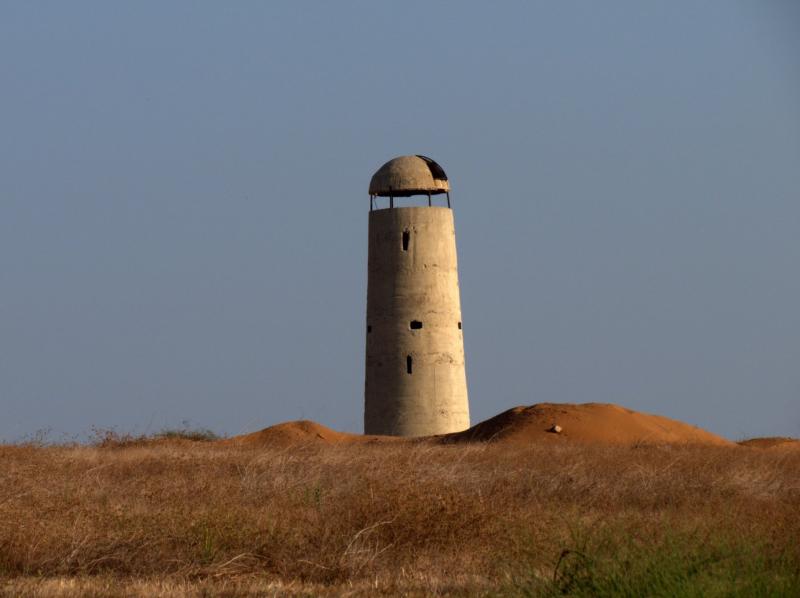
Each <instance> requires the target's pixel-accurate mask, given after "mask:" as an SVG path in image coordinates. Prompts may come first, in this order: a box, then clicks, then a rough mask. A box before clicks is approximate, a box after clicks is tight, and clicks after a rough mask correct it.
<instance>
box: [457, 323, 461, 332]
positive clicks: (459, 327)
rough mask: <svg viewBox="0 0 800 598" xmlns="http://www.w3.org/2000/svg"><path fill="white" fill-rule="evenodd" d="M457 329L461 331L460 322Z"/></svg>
mask: <svg viewBox="0 0 800 598" xmlns="http://www.w3.org/2000/svg"><path fill="white" fill-rule="evenodd" d="M458 329H459V330H461V322H459V323H458Z"/></svg>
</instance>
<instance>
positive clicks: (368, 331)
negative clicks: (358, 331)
mask: <svg viewBox="0 0 800 598" xmlns="http://www.w3.org/2000/svg"><path fill="white" fill-rule="evenodd" d="M370 332H372V326H370V325H369V324H367V334H369V333H370Z"/></svg>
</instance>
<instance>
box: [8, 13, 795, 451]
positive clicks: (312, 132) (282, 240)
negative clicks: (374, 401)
mask: <svg viewBox="0 0 800 598" xmlns="http://www.w3.org/2000/svg"><path fill="white" fill-rule="evenodd" d="M409 153H422V154H426V155H429V156H432V157H433V158H435V159H436V160H437V161H439V162H440V163H441V164H442V165H443V166H444V168H445V169H446V171H447V173H448V175H449V176H450V179H451V182H452V185H453V189H454V191H453V202H454V208H455V214H456V226H457V236H458V250H459V259H460V273H461V289H462V304H463V317H464V335H465V342H466V357H467V376H468V381H469V391H470V402H471V409H472V416H473V422H477V421H479V420H481V419H484V418H486V417H489V416H491V415H494V414H495V413H498V412H500V411H502V410H504V409H506V408H508V407H512V406H514V405H520V404H531V403H536V402H545V401H556V402H590V401H595V402H614V403H619V404H621V405H624V406H627V407H630V408H633V409H637V410H642V411H646V412H652V413H658V414H662V415H666V416H669V417H673V418H677V419H681V420H684V421H688V422H690V423H693V424H696V425H700V426H702V427H705V428H707V429H709V430H711V431H713V432H717V433H720V434H723V435H726V436H728V437H731V438H740V437H748V436H756V435H794V436H800V276H799V274H800V3H797V2H793V1H791V0H787V1H785V2H778V1H774V2H770V1H767V0H764V1H755V0H754V1H751V2H741V1H730V0H719V1H716V2H676V1H670V2H648V3H643V2H638V1H630V2H604V3H598V2H589V1H587V2H572V1H569V2H567V1H559V2H548V3H539V2H516V3H512V2H505V3H477V2H476V3H469V2H450V3H438V2H424V3H423V2H402V3H399V2H397V3H388V2H387V3H375V2H358V3H350V2H336V3H333V2H318V3H311V2H284V3H277V2H275V3H267V2H194V1H193V2H188V1H187V2H163V1H158V2H155V1H151V2H145V1H141V2H125V3H123V2H107V1H97V2H79V1H76V2H55V1H53V2H29V1H19V2H13V1H5V2H2V3H1V4H0V408H1V409H2V417H0V439H4V440H7V441H12V440H19V439H21V438H24V437H26V436H31V435H32V434H34V433H35V432H36V431H37V430H41V429H51V430H52V433H51V437H52V438H54V439H58V438H62V437H70V436H72V435H78V436H80V435H82V434H85V433H87V432H88V431H89V430H90V429H91V428H92V427H93V426H95V427H101V428H103V427H112V426H113V427H116V428H117V429H119V430H121V431H128V432H136V433H145V432H156V431H158V430H160V429H162V428H164V427H173V426H179V425H181V423H182V422H183V421H184V420H188V421H189V422H190V423H191V425H194V426H202V427H208V428H211V429H213V430H215V431H216V432H218V433H222V434H236V433H241V432H246V431H252V430H255V429H259V428H262V427H265V426H267V425H270V424H273V423H277V422H280V421H284V420H289V419H298V418H309V419H314V420H316V421H319V422H322V423H324V424H327V425H329V426H332V427H335V428H338V429H342V430H350V431H360V430H361V421H362V410H363V372H364V366H363V361H364V336H365V323H364V314H365V301H366V291H365V284H366V249H367V237H366V233H367V211H368V205H369V201H368V195H367V184H368V182H369V178H370V176H371V175H372V173H373V171H374V170H375V169H377V168H378V167H379V166H380V165H381V164H382V163H383V162H384V161H386V160H388V159H389V158H391V157H393V156H396V155H400V154H409Z"/></svg>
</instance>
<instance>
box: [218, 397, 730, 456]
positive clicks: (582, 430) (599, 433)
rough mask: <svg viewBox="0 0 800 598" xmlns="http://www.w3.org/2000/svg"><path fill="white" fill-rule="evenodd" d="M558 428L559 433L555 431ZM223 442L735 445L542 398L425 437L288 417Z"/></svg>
mask: <svg viewBox="0 0 800 598" xmlns="http://www.w3.org/2000/svg"><path fill="white" fill-rule="evenodd" d="M556 429H558V432H555V431H554V430H556ZM224 442H226V443H232V444H238V445H245V446H292V445H297V444H317V443H324V444H361V443H368V444H375V443H385V442H429V443H435V444H450V443H464V442H467V443H470V442H475V443H484V442H491V443H504V444H514V445H525V444H534V443H547V444H552V443H580V444H606V445H609V444H610V445H635V444H700V445H715V446H735V444H734V443H732V442H730V441H728V440H726V439H724V438H722V437H721V436H717V435H716V434H712V433H711V432H707V431H705V430H702V429H700V428H697V427H695V426H692V425H689V424H686V423H683V422H679V421H676V420H673V419H669V418H666V417H662V416H658V415H649V414H646V413H639V412H636V411H633V410H631V409H625V408H624V407H619V406H617V405H610V404H601V403H585V404H568V403H539V404H536V405H531V406H529V407H514V408H512V409H509V410H508V411H504V412H503V413H501V414H499V415H496V416H494V417H492V418H490V419H487V420H486V421H483V422H481V423H479V424H476V425H474V426H472V427H471V428H470V429H468V430H465V431H463V432H456V433H453V434H444V435H441V436H431V437H426V438H416V439H402V438H393V437H388V436H363V435H360V434H348V433H345V432H337V431H336V430H332V429H330V428H327V427H325V426H323V425H321V424H318V423H315V422H312V421H308V420H302V421H294V422H285V423H282V424H278V425H276V426H271V427H269V428H265V429H263V430H261V431H258V432H254V433H252V434H246V435H243V436H236V437H233V438H230V439H228V440H225V441H224Z"/></svg>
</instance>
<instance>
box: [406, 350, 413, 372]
mask: <svg viewBox="0 0 800 598" xmlns="http://www.w3.org/2000/svg"><path fill="white" fill-rule="evenodd" d="M413 361H414V360H413V359H411V355H408V356H406V373H408V374H410V373H411V369H412V365H413Z"/></svg>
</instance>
